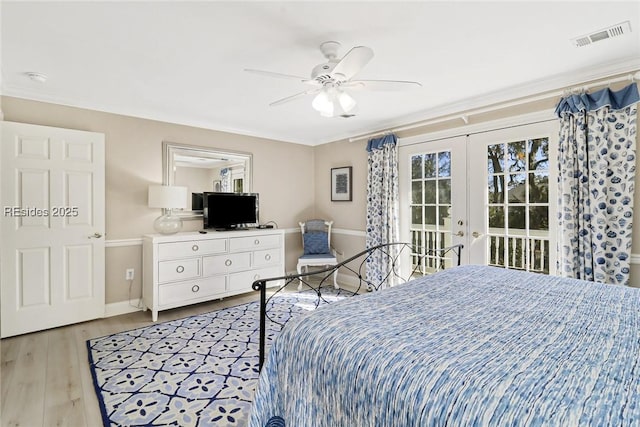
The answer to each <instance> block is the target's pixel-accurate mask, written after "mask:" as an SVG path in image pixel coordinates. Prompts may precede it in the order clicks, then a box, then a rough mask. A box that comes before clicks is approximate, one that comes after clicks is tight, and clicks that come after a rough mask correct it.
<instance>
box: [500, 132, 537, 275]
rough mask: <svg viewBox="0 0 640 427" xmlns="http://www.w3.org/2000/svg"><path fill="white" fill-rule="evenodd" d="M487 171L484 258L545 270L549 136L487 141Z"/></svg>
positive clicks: (531, 269) (517, 266)
mask: <svg viewBox="0 0 640 427" xmlns="http://www.w3.org/2000/svg"><path fill="white" fill-rule="evenodd" d="M487 177H488V178H487V195H488V202H489V206H488V208H487V209H488V212H487V222H488V223H487V226H488V227H487V229H488V236H487V250H488V260H489V262H488V263H489V264H490V265H497V266H502V267H505V268H515V269H521V270H528V271H537V272H542V273H548V272H549V139H548V138H538V139H529V140H524V141H511V142H505V143H499V144H490V145H488V146H487ZM505 187H506V200H505Z"/></svg>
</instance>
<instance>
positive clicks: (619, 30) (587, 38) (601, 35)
mask: <svg viewBox="0 0 640 427" xmlns="http://www.w3.org/2000/svg"><path fill="white" fill-rule="evenodd" d="M630 32H631V25H630V24H629V21H625V22H622V23H620V24H616V25H613V26H611V27H609V28H605V29H603V30H598V31H595V32H593V33H591V34H587V35H584V36H580V37H576V38H573V39H571V43H572V44H573V45H574V46H575V47H582V46H588V45H590V44H592V43H595V42H599V41H601V40H606V39H610V38H612V37H618V36H623V35H625V34H629V33H630Z"/></svg>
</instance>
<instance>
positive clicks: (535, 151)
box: [528, 138, 549, 171]
mask: <svg viewBox="0 0 640 427" xmlns="http://www.w3.org/2000/svg"><path fill="white" fill-rule="evenodd" d="M528 143H529V170H530V171H547V170H549V138H539V139H532V140H529V141H528Z"/></svg>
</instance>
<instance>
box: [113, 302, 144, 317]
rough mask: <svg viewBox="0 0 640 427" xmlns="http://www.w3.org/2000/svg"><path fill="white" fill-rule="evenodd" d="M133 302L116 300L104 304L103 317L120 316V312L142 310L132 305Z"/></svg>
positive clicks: (127, 312)
mask: <svg viewBox="0 0 640 427" xmlns="http://www.w3.org/2000/svg"><path fill="white" fill-rule="evenodd" d="M132 304H134V303H133V302H129V301H118V302H112V303H109V304H106V305H105V308H104V317H113V316H120V315H121V314H129V313H135V312H136V311H142V309H141V308H138V307H134V306H133V305H132Z"/></svg>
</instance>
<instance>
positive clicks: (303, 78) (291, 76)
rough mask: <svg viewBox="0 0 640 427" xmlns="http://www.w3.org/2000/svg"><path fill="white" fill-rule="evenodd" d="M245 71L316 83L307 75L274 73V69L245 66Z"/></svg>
mask: <svg viewBox="0 0 640 427" xmlns="http://www.w3.org/2000/svg"><path fill="white" fill-rule="evenodd" d="M244 71H246V72H248V73H253V74H260V75H261V76H267V77H275V78H278V79H287V80H297V81H299V82H302V83H309V84H313V83H315V81H314V80H310V79H308V78H307V77H300V76H294V75H291V74H282V73H274V72H272V71H263V70H254V69H253V68H245V69H244Z"/></svg>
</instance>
